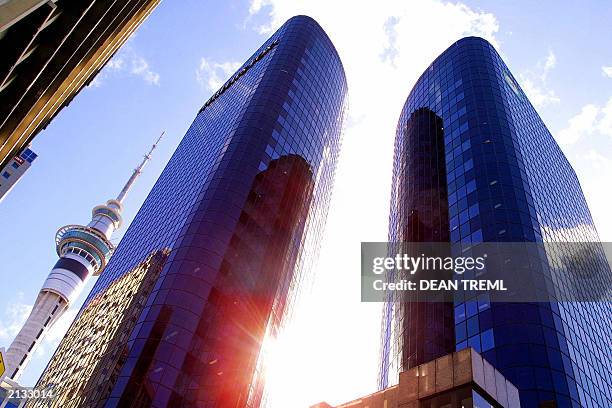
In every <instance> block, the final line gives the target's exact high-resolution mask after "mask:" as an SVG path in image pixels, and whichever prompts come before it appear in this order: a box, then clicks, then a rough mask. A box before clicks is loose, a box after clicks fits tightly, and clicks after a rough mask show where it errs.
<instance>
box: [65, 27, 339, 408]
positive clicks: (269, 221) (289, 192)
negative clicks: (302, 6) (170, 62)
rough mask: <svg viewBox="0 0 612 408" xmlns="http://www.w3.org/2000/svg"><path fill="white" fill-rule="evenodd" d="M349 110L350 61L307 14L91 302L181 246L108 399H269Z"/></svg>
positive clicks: (175, 166)
mask: <svg viewBox="0 0 612 408" xmlns="http://www.w3.org/2000/svg"><path fill="white" fill-rule="evenodd" d="M345 108H346V79H345V76H344V70H343V67H342V63H341V61H340V59H339V57H338V54H337V52H336V50H335V48H334V46H333V44H332V43H331V41H330V39H329V38H328V37H327V35H326V34H325V32H324V31H323V29H322V28H321V27H320V26H319V25H318V24H317V23H316V22H315V21H314V20H312V19H311V18H309V17H306V16H296V17H294V18H291V19H290V20H288V21H287V22H286V23H285V24H284V25H283V26H282V27H281V28H280V29H279V30H278V31H277V32H276V33H274V34H273V35H272V36H271V38H269V39H268V40H267V41H266V42H265V43H264V44H263V45H262V46H261V47H260V48H259V49H258V50H257V51H255V53H254V54H253V55H252V56H251V57H250V58H249V59H248V60H247V61H246V62H245V63H244V64H243V65H242V67H240V68H239V69H238V70H237V71H236V73H234V74H233V75H232V76H231V77H230V78H229V79H228V81H227V82H226V83H225V84H224V85H223V86H222V87H221V88H220V89H219V90H218V91H217V92H215V93H214V94H213V95H212V96H211V97H210V99H209V100H208V101H206V102H205V103H204V104H203V106H202V108H201V109H200V110H199V111H198V113H197V115H196V117H195V119H194V122H193V124H192V125H191V127H190V128H189V129H188V130H187V133H186V134H185V136H184V137H183V139H182V140H181V143H180V144H179V146H178V147H177V149H176V151H175V152H174V154H173V156H172V158H171V159H170V161H169V162H168V164H167V166H166V167H165V169H164V171H163V172H162V174H161V175H160V177H159V179H158V180H157V182H156V183H155V186H154V187H153V189H152V190H151V192H150V194H149V195H148V197H147V199H146V200H145V201H144V203H143V205H142V207H141V208H140V211H139V212H138V214H137V215H136V217H135V218H134V220H133V221H132V223H131V225H130V228H129V229H128V230H127V232H126V233H125V235H124V236H123V239H122V240H121V243H120V245H119V246H118V247H117V249H116V250H115V252H114V254H113V257H112V259H111V261H110V263H109V265H108V266H107V267H106V269H105V271H104V273H103V274H102V275H101V276H100V278H99V279H98V281H97V282H96V284H95V286H94V288H93V289H92V292H91V293H90V295H89V297H88V298H87V299H86V301H85V305H84V308H86V307H87V304H88V303H89V302H91V301H93V299H95V298H96V297H97V296H98V295H99V294H100V293H103V292H104V291H105V290H106V288H108V287H110V286H111V285H113V282H115V281H116V280H119V279H121V277H122V276H123V275H124V274H125V273H127V272H129V271H130V270H133V269H134V268H135V267H136V266H137V265H138V264H139V263H140V262H142V261H143V260H144V259H146V257H147V256H148V255H149V254H150V253H152V252H155V251H157V250H161V249H163V248H168V249H169V250H170V254H169V256H168V259H167V262H166V264H165V266H164V268H163V270H162V271H161V273H160V276H159V278H158V280H157V282H156V284H155V286H154V288H153V290H152V292H151V294H150V296H149V298H148V300H147V303H146V305H145V307H144V308H143V310H142V313H141V314H140V316H139V317H138V320H137V323H136V325H135V326H134V329H133V330H132V331H131V333H130V334H129V340H128V342H127V354H126V358H125V363H124V364H123V366H122V368H121V370H119V373H118V376H116V377H113V378H112V379H110V378H109V379H108V380H106V382H104V385H103V387H104V388H105V389H110V390H111V391H110V394H109V395H108V398H106V399H105V400H104V401H102V402H101V404H102V405H104V406H106V407H115V406H126V405H129V406H143V407H144V406H158V407H162V406H169V407H174V406H183V407H196V406H203V405H205V406H208V407H227V406H241V407H243V406H247V407H257V406H259V405H260V402H261V400H262V399H263V398H265V396H266V395H265V392H264V381H263V375H262V373H263V370H262V369H261V368H262V367H263V364H262V360H265V358H264V357H265V356H264V355H263V354H262V353H261V344H262V343H263V342H265V340H266V338H269V337H267V336H274V335H276V334H277V333H278V332H279V331H280V330H282V327H283V325H284V323H286V321H287V319H288V318H289V317H290V316H291V310H292V306H293V305H294V304H295V299H297V297H298V296H300V289H301V287H302V286H303V284H308V282H309V280H310V279H311V278H312V277H311V274H310V273H309V271H310V265H311V263H312V262H313V261H314V260H315V259H316V258H317V255H318V250H319V245H320V242H321V238H322V233H323V228H324V226H325V222H326V217H327V212H328V207H329V201H330V198H331V191H332V188H333V181H334V173H335V166H336V162H337V158H338V153H339V149H340V141H341V134H342V126H343V119H344V112H345ZM85 352H86V351H85V350H81V349H78V348H77V349H76V350H75V354H77V355H78V354H80V353H85ZM296 369H297V368H296Z"/></svg>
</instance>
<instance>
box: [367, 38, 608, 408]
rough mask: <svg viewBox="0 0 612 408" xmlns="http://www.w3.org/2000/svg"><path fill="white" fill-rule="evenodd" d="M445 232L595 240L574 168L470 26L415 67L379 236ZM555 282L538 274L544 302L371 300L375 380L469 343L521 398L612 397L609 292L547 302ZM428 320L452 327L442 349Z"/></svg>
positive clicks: (453, 236) (580, 400) (603, 401)
mask: <svg viewBox="0 0 612 408" xmlns="http://www.w3.org/2000/svg"><path fill="white" fill-rule="evenodd" d="M415 124H418V126H415ZM442 138H443V140H444V143H440V141H441V140H442ZM422 156H424V157H425V159H423V157H422ZM442 157H444V160H442V159H441V158H442ZM441 173H443V174H441ZM423 186H425V187H426V188H423ZM417 218H418V222H417V221H415V220H416V219H417ZM446 219H448V225H445V224H444V221H445V220H446ZM438 228H441V230H440V231H438ZM436 234H437V235H436ZM445 235H447V236H448V238H447V239H448V240H449V241H450V242H463V243H479V242H542V241H544V242H550V241H569V242H574V241H576V242H593V241H594V242H596V241H598V240H599V239H598V235H597V231H596V230H595V227H594V225H593V221H592V219H591V215H590V213H589V209H588V207H587V204H586V201H585V199H584V196H583V193H582V190H581V188H580V184H579V182H578V179H577V177H576V174H575V172H574V170H573V169H572V167H571V166H570V164H569V162H568V161H567V159H566V158H565V156H564V155H563V153H562V152H561V150H560V148H559V146H558V145H557V143H556V142H555V140H554V138H553V137H552V135H551V134H550V132H549V131H548V129H547V128H546V126H545V125H544V123H543V122H542V120H541V118H540V117H539V115H538V114H537V112H536V111H535V109H534V108H533V106H532V105H531V103H530V102H529V100H528V99H527V97H526V96H525V94H524V93H523V91H522V90H521V88H520V87H519V85H518V84H517V82H516V80H515V79H514V77H513V76H512V74H511V73H510V71H509V70H508V67H507V66H506V65H505V64H504V62H503V61H502V59H501V58H500V56H499V54H498V53H497V52H496V51H495V49H494V48H493V46H491V44H489V43H488V42H487V41H485V40H483V39H481V38H475V37H468V38H464V39H461V40H459V41H457V42H456V43H454V44H453V45H452V46H451V47H449V48H448V49H447V50H446V51H445V52H444V53H442V54H441V55H440V56H439V57H438V58H437V59H436V60H435V61H434V62H433V63H432V64H431V65H430V66H429V67H428V69H427V70H426V71H425V72H424V73H423V75H422V76H421V77H420V79H419V80H418V82H417V83H416V85H415V86H414V88H413V89H412V91H411V93H410V95H409V96H408V99H407V101H406V104H405V105H404V108H403V110H402V113H401V116H400V120H399V123H398V127H397V135H396V143H395V161H394V170H393V189H392V198H391V212H390V227H389V241H394V242H398V241H410V240H415V241H421V240H422V241H426V242H428V241H434V242H435V241H437V240H438V237H440V240H444V239H445ZM596 255H597V256H599V257H600V258H599V259H600V261H602V264H603V265H605V268H604V273H608V274H609V273H610V269H609V266H608V265H607V264H606V263H605V259H604V258H603V253H601V254H599V253H598V254H596ZM556 256H558V254H550V253H547V254H546V257H547V261H548V262H550V263H553V264H554V263H555V257H556ZM566 290H570V289H568V287H567V286H566V285H564V283H563V282H559V281H555V282H552V285H551V286H550V287H549V288H548V292H549V293H548V294H549V297H550V299H551V302H546V303H513V304H508V303H496V302H491V299H489V298H488V297H487V296H486V295H484V296H483V295H481V296H479V297H478V298H470V299H462V298H456V300H455V303H454V305H453V307H454V316H453V317H451V318H450V319H447V315H446V313H441V312H440V311H439V310H438V309H435V306H432V305H422V306H420V307H424V308H426V309H427V308H428V310H426V311H419V310H417V312H416V313H415V312H414V307H415V306H414V305H410V304H408V305H407V304H406V302H403V303H402V302H388V303H385V306H384V312H383V321H382V339H381V367H380V376H379V386H380V388H381V389H382V388H385V387H388V386H389V385H390V384H393V383H395V382H397V374H398V372H400V371H404V370H406V369H408V368H410V367H412V366H413V365H414V364H413V360H415V359H416V360H417V361H416V364H419V363H422V362H423V361H421V360H423V359H425V360H426V359H431V358H432V357H433V358H435V357H436V354H439V353H441V354H444V353H448V352H451V351H453V350H452V349H457V350H460V349H463V348H465V347H473V348H474V349H475V350H477V351H478V352H480V353H481V354H482V355H483V356H484V358H486V359H487V360H488V361H489V362H491V364H493V365H494V366H495V367H496V368H497V369H498V370H499V371H500V372H501V373H502V374H503V375H504V376H505V377H506V378H507V379H508V380H509V381H511V382H512V383H514V384H515V385H516V386H517V387H518V388H519V390H520V396H521V406H524V407H538V406H539V405H540V404H546V403H552V401H554V402H555V403H556V404H557V406H559V407H572V406H575V407H579V406H583V407H608V406H612V384H611V381H612V368H611V367H612V364H611V362H612V350H611V348H610V341H611V340H612V328H611V326H610V321H611V320H612V305H611V304H610V303H605V302H590V303H587V302H583V303H580V302H555V301H554V299H555V298H556V297H559V296H557V295H558V293H559V292H562V291H566ZM390 300H392V301H393V300H401V299H390ZM437 307H438V308H439V306H437ZM411 308H412V309H411ZM444 310H446V309H444ZM419 316H429V318H427V319H426V320H425V322H426V323H427V322H428V323H427V324H423V323H422V322H415V319H419ZM436 316H437V317H436ZM411 328H412V330H409V329H411ZM432 330H433V332H434V333H439V336H442V339H448V336H450V335H451V333H453V332H454V341H453V342H451V344H450V348H451V350H444V348H445V347H447V346H449V343H448V342H445V341H442V342H440V341H438V342H437V343H433V344H432V343H431V341H430V338H431V334H430V333H429V332H430V331H432ZM437 338H438V339H440V337H437ZM452 343H454V344H452ZM415 347H416V348H415ZM419 347H421V349H424V350H425V351H419V350H420V349H419ZM406 349H408V350H410V352H409V353H407V352H406ZM419 353H420V354H419Z"/></svg>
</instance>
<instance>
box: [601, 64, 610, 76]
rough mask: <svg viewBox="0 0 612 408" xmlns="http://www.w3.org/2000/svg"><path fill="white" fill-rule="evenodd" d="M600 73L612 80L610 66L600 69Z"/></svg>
mask: <svg viewBox="0 0 612 408" xmlns="http://www.w3.org/2000/svg"><path fill="white" fill-rule="evenodd" d="M601 71H602V73H603V74H604V75H605V76H607V77H608V78H612V66H610V67H601Z"/></svg>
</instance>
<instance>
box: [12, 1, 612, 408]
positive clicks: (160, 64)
mask: <svg viewBox="0 0 612 408" xmlns="http://www.w3.org/2000/svg"><path fill="white" fill-rule="evenodd" d="M346 4H347V3H346V2H340V1H336V2H334V1H331V2H330V1H329V0H327V1H319V0H311V1H284V0H254V1H252V2H248V1H228V2H225V1H224V2H221V1H219V2H211V1H196V0H182V1H178V2H177V1H175V2H171V1H165V2H162V3H161V4H160V5H159V6H158V8H157V9H156V10H155V11H154V12H153V14H152V15H151V16H150V17H149V19H148V20H147V21H146V22H145V23H144V24H143V25H142V26H141V27H140V28H139V30H138V31H137V32H136V34H135V35H134V36H132V38H131V39H130V40H129V41H128V43H127V44H126V45H125V46H124V47H123V48H122V49H121V50H120V52H119V53H118V54H117V55H116V56H115V57H114V58H113V60H112V61H111V62H110V63H109V64H108V66H107V67H106V68H105V69H104V70H103V71H102V73H101V74H100V75H99V76H98V77H97V78H96V80H95V81H94V82H93V84H92V85H91V86H89V87H88V88H86V89H84V90H83V91H82V92H81V93H80V94H79V95H78V96H77V97H76V98H75V99H74V100H73V102H72V103H71V104H70V106H68V107H67V108H65V109H63V110H62V112H61V113H60V114H59V115H58V116H57V117H56V119H55V120H54V121H53V122H52V123H51V124H50V125H49V127H48V128H47V129H46V130H45V131H43V132H42V133H41V134H39V135H38V137H37V138H36V140H35V141H34V143H33V146H32V148H33V150H34V151H36V152H37V153H38V154H39V157H38V159H37V160H36V162H35V163H34V165H33V166H32V168H31V169H30V170H29V172H28V173H27V175H26V176H25V177H24V178H23V180H21V181H20V183H19V184H18V185H17V186H16V187H15V189H14V190H13V191H12V192H11V193H10V195H9V196H8V197H6V199H5V200H4V201H3V202H2V204H1V205H0V225H2V226H4V228H3V230H4V233H3V234H1V235H0V258H1V259H3V262H2V264H1V266H0V276H1V277H2V282H3V284H2V285H0V319H1V320H0V346H5V347H6V346H8V344H9V343H10V341H11V340H12V336H14V334H15V330H16V328H18V327H19V322H20V321H22V319H23V318H24V316H25V314H26V313H27V311H28V306H31V304H32V303H33V301H34V299H35V297H36V294H37V292H38V290H39V288H40V285H41V284H42V282H43V281H44V279H45V277H46V276H47V274H48V272H49V270H50V268H51V267H52V266H53V264H54V263H55V261H56V254H55V248H54V242H53V237H54V233H55V231H56V230H57V228H58V227H60V226H63V225H65V224H71V223H87V222H88V221H89V219H90V214H91V213H90V211H91V208H92V207H93V206H94V205H97V204H100V203H103V202H104V201H106V200H107V199H108V198H111V197H113V196H115V195H116V194H117V193H118V191H119V190H120V189H121V187H122V185H123V183H124V182H125V181H126V180H127V178H128V177H129V175H130V172H131V171H132V169H133V168H134V167H135V166H136V165H137V164H138V163H139V161H140V160H141V157H142V155H143V154H144V152H146V151H147V150H148V148H149V146H150V144H151V143H152V142H153V141H154V140H155V138H156V137H157V135H158V134H159V133H160V132H161V131H162V130H165V131H166V137H165V139H164V140H163V142H162V143H161V144H160V145H159V147H158V149H157V150H156V151H155V153H154V157H153V160H152V162H151V163H150V164H149V165H148V167H147V168H146V170H145V172H144V174H143V175H142V177H141V178H140V180H139V181H138V183H137V185H136V186H135V188H134V190H133V191H132V193H131V194H130V196H129V197H128V199H127V201H126V203H125V204H126V210H125V213H124V219H125V221H126V224H125V225H124V227H123V228H122V229H121V230H120V231H118V234H117V235H116V238H117V240H116V241H117V242H118V240H119V238H120V237H121V235H122V233H123V232H124V231H125V229H126V227H127V224H128V223H129V222H130V221H131V220H132V218H133V216H134V215H135V213H136V211H137V210H138V207H139V205H140V203H141V202H142V201H143V200H144V198H145V197H146V194H147V193H148V191H149V190H150V188H151V187H152V185H153V183H154V182H155V180H156V179H157V177H158V176H159V174H160V172H161V170H162V169H163V167H164V165H165V163H166V162H167V161H168V159H169V158H170V155H171V154H172V152H173V151H174V149H175V147H176V146H177V144H178V142H179V141H180V138H181V137H182V135H183V134H184V132H185V131H186V129H187V127H188V126H189V125H190V123H191V121H192V120H193V118H194V116H195V114H196V112H197V110H198V109H199V108H200V106H201V105H202V104H203V103H204V102H205V101H206V99H207V98H208V97H209V96H210V95H211V94H212V93H213V92H214V91H215V90H216V89H215V88H216V87H217V86H218V85H219V84H221V83H222V82H223V81H224V80H225V79H226V78H227V77H229V75H231V73H232V72H233V69H234V68H235V67H236V66H237V64H240V63H242V62H243V61H244V60H245V59H246V58H247V57H248V56H249V55H251V53H252V52H253V51H254V50H255V49H256V48H257V47H258V46H259V45H260V44H261V43H262V42H263V41H264V40H265V39H266V38H267V37H268V35H269V33H270V32H271V31H270V30H274V29H276V28H277V27H278V26H279V25H280V24H282V22H283V21H284V20H285V19H286V18H288V17H290V16H292V15H295V14H309V15H311V16H312V17H314V18H315V19H317V20H318V21H319V23H321V25H322V26H323V28H324V29H325V30H326V31H327V32H328V34H329V35H330V37H331V39H332V41H334V43H335V44H336V46H337V48H338V51H339V53H340V56H341V58H342V59H343V62H344V65H345V70H346V71H347V77H348V81H349V92H350V114H349V120H348V126H347V130H346V133H345V138H344V146H343V152H342V155H341V160H340V163H339V167H338V175H337V181H336V190H335V193H334V200H333V202H332V207H331V210H330V215H329V222H328V228H327V235H326V238H325V240H324V242H323V244H322V245H323V246H322V251H321V257H320V261H319V263H318V266H317V267H316V268H315V271H314V273H316V276H317V283H316V284H315V286H314V288H313V289H312V292H309V294H308V296H306V297H305V299H304V305H303V307H302V308H301V309H298V311H297V312H296V320H295V321H296V323H295V325H293V326H292V327H290V328H289V330H288V334H287V336H286V339H285V342H284V343H280V344H279V345H278V350H280V351H279V352H278V353H277V357H278V358H277V360H279V361H282V360H285V361H291V362H292V364H291V365H289V366H283V365H282V364H281V363H279V366H278V367H277V375H276V376H272V377H273V378H272V380H273V381H277V382H281V381H282V377H286V375H279V374H278V373H279V372H280V373H286V370H290V369H292V367H293V369H295V367H300V371H301V373H302V374H301V375H303V376H305V381H307V384H309V386H308V387H305V388H306V390H304V389H303V388H304V387H301V388H302V389H299V390H298V389H292V388H291V386H288V387H289V390H290V391H291V392H292V394H291V398H293V400H292V401H293V402H295V401H299V402H300V403H302V402H303V404H304V405H306V404H309V403H314V402H317V401H318V400H327V401H328V402H330V403H334V402H342V401H344V400H348V399H350V398H353V397H357V396H359V395H362V394H365V393H368V392H371V391H373V390H374V387H375V377H376V372H377V368H376V359H377V352H378V328H379V321H378V318H379V316H378V313H379V309H380V307H379V305H368V304H361V303H360V302H359V281H358V277H357V276H358V270H359V242H360V241H383V240H385V238H386V228H387V215H388V197H389V188H390V183H391V178H390V175H391V160H392V143H393V137H394V134H395V125H396V121H397V118H398V116H399V112H400V110H401V106H402V104H403V101H404V99H405V98H406V96H407V95H408V92H409V91H410V88H411V86H412V85H413V84H414V82H415V80H416V79H417V77H418V75H420V73H421V72H422V71H423V70H424V69H425V68H426V67H427V65H428V64H429V62H431V60H433V58H435V56H436V55H438V54H439V53H440V52H442V51H443V50H444V49H445V48H446V47H448V46H449V45H450V44H451V43H452V42H453V41H454V40H456V39H459V38H460V37H462V36H465V35H470V34H476V35H481V36H484V37H485V38H487V39H489V40H490V41H491V42H492V43H494V44H495V45H496V47H498V50H499V51H500V52H501V54H502V56H503V57H504V59H505V61H506V62H507V64H508V65H509V67H510V69H511V70H512V72H513V73H514V75H515V76H516V77H517V78H518V80H519V82H520V84H521V86H523V88H524V90H525V91H526V93H527V94H528V95H529V96H530V99H531V100H532V102H534V103H536V102H537V103H536V109H537V110H538V112H539V113H540V114H541V116H542V117H543V119H544V121H545V123H546V124H547V126H548V127H549V129H550V130H551V132H552V133H553V135H555V137H557V138H558V140H559V141H560V142H562V148H563V149H564V151H565V152H566V155H567V156H568V158H569V159H570V161H571V163H572V164H573V165H574V167H575V169H576V170H577V173H578V175H579V178H580V180H581V183H582V185H583V188H584V190H585V193H586V196H587V200H588V202H589V205H590V206H591V210H592V212H593V216H594V218H595V221H596V225H597V227H598V230H599V233H600V236H601V237H602V239H603V240H606V241H612V217H611V216H609V215H608V210H607V206H608V202H609V201H610V200H612V193H611V192H610V189H609V187H607V188H606V187H604V185H605V184H607V185H608V186H609V178H610V176H612V68H608V69H606V67H612V44H611V42H612V28H611V27H612V26H611V25H610V21H612V8H610V7H609V4H606V2H603V1H602V2H581V3H580V4H576V3H573V2H572V3H571V2H557V1H539V2H532V1H524V2H515V1H495V2H485V1H467V2H465V3H446V2H438V1H434V0H423V1H419V2H406V1H399V0H398V1H377V2H376V3H375V4H374V3H373V4H372V5H370V4H368V3H366V2H357V3H354V4H352V5H351V7H350V8H347V7H346ZM364 214H368V215H367V216H364ZM339 285H342V286H339ZM88 290H89V288H86V290H85V291H84V295H85V294H86V292H87V291H88ZM82 297H83V296H82ZM309 299H310V300H309ZM312 299H317V301H316V302H315V301H314V300H312ZM81 301H82V299H81ZM309 302H311V303H309ZM75 306H76V307H74V308H73V311H76V310H77V309H78V305H75ZM69 317H70V316H69ZM69 322H70V319H69V318H67V319H65V321H64V323H63V324H62V325H61V326H62V327H59V328H58V329H56V330H54V332H53V333H51V336H50V339H49V340H48V341H46V342H45V343H44V344H43V347H42V350H41V351H40V352H39V353H38V354H37V356H36V358H35V359H34V361H33V362H32V363H31V365H30V367H29V368H28V369H27V370H26V373H25V374H24V376H23V377H22V382H23V383H24V385H31V384H33V383H34V382H35V381H36V379H37V378H38V376H39V374H40V372H41V370H42V369H43V368H44V366H45V364H46V362H47V361H48V359H49V357H50V355H51V354H52V352H53V350H54V348H55V347H56V345H57V344H58V342H59V339H60V338H61V335H62V334H63V332H62V328H63V330H65V328H66V327H67V324H68V323H69ZM321 332H323V333H325V335H324V336H320V335H315V334H316V333H321ZM297 338H300V339H302V340H301V341H307V342H308V343H307V344H308V345H309V346H308V347H309V348H310V349H311V350H312V351H311V353H302V354H303V355H302V356H295V355H294V354H292V346H295V345H296V344H297V341H298V340H296V339H297ZM347 344H350V346H349V347H347V346H346V345H347ZM283 353H286V354H283ZM288 356H292V358H287V357H288ZM355 373H359V374H355ZM295 375H298V374H295ZM283 398H288V397H287V395H282V394H280V395H278V396H277V399H276V400H277V401H280V402H278V403H277V404H276V406H286V405H283V403H282V401H283ZM292 406H293V405H292Z"/></svg>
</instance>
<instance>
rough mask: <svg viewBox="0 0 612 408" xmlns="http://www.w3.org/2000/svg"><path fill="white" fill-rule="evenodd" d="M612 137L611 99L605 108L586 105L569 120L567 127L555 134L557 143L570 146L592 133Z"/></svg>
mask: <svg viewBox="0 0 612 408" xmlns="http://www.w3.org/2000/svg"><path fill="white" fill-rule="evenodd" d="M596 131H597V132H599V133H600V134H602V135H604V136H608V137H612V97H611V98H610V99H608V102H607V103H606V105H605V106H603V107H600V106H598V105H595V104H588V105H585V106H583V107H582V109H581V110H580V112H579V113H578V114H576V115H575V116H573V117H572V118H570V120H569V121H568V125H567V127H565V128H564V129H562V130H560V131H559V132H558V133H557V137H556V139H557V142H558V143H559V144H561V145H566V146H570V145H573V144H575V143H576V142H578V141H579V140H581V139H583V138H585V137H586V136H591V135H593V134H594V132H596Z"/></svg>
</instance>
